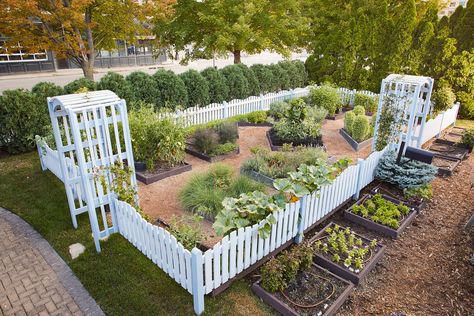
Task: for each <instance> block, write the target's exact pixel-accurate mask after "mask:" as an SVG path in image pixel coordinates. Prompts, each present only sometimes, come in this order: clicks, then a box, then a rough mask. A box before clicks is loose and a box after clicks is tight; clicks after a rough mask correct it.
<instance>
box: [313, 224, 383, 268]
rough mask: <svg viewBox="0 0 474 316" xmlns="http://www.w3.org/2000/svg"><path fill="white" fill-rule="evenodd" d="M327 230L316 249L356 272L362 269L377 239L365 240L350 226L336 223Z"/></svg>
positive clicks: (315, 245) (315, 244) (318, 241)
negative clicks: (344, 226)
mask: <svg viewBox="0 0 474 316" xmlns="http://www.w3.org/2000/svg"><path fill="white" fill-rule="evenodd" d="M325 232H326V235H325V236H324V237H322V238H320V239H318V240H316V242H315V243H314V248H315V250H316V251H317V252H320V253H322V254H324V255H326V256H328V257H330V258H331V260H332V261H334V262H336V263H340V264H343V265H344V266H345V267H346V268H348V269H349V270H351V271H355V272H356V273H358V272H360V270H362V268H363V267H364V262H365V261H367V259H368V257H369V258H370V252H371V249H375V248H376V247H377V240H376V239H373V240H372V241H371V242H370V243H368V242H365V241H363V240H362V238H359V237H357V236H356V234H355V233H354V232H353V231H352V230H351V229H350V228H349V227H346V228H342V227H340V226H339V225H337V224H334V225H332V226H331V227H328V228H326V231H325Z"/></svg>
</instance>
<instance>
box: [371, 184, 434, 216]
mask: <svg viewBox="0 0 474 316" xmlns="http://www.w3.org/2000/svg"><path fill="white" fill-rule="evenodd" d="M375 182H376V183H377V184H376V185H375V187H373V188H372V189H371V190H370V193H371V194H372V195H375V194H384V195H388V196H390V197H393V198H395V199H397V200H399V201H401V202H403V203H405V204H406V205H408V206H410V207H414V208H415V209H416V210H417V211H418V212H420V211H421V210H422V209H424V208H425V207H426V205H427V202H428V201H426V200H425V199H423V198H417V197H412V198H409V199H406V198H405V195H404V194H403V190H402V189H400V188H399V187H397V186H396V185H394V184H391V183H387V182H382V181H379V180H375Z"/></svg>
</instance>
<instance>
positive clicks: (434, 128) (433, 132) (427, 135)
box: [415, 102, 460, 144]
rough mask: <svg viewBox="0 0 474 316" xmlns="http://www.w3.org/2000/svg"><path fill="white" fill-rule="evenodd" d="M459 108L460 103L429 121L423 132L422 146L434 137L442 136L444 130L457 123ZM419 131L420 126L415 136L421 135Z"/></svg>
mask: <svg viewBox="0 0 474 316" xmlns="http://www.w3.org/2000/svg"><path fill="white" fill-rule="evenodd" d="M459 108H460V104H459V102H458V103H455V104H454V105H453V106H452V107H451V108H450V109H448V110H446V111H444V112H442V113H440V114H438V115H437V116H436V117H435V118H433V119H431V120H429V121H427V122H426V123H425V127H424V130H423V137H422V139H421V144H424V143H426V142H427V141H429V140H430V139H431V138H433V137H437V136H438V135H440V134H441V132H442V131H443V130H445V129H446V128H448V127H449V126H451V125H453V124H454V123H455V122H456V117H457V116H458V112H459ZM419 129H420V126H418V127H417V131H416V133H415V135H416V134H418V135H419Z"/></svg>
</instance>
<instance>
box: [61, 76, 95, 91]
mask: <svg viewBox="0 0 474 316" xmlns="http://www.w3.org/2000/svg"><path fill="white" fill-rule="evenodd" d="M84 88H85V89H84ZM80 90H87V91H94V90H96V83H95V82H94V81H92V80H90V79H87V78H80V79H77V80H74V81H71V82H70V83H68V84H67V85H65V86H64V92H65V93H66V94H72V93H77V92H79V91H80Z"/></svg>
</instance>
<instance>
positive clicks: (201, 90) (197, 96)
mask: <svg viewBox="0 0 474 316" xmlns="http://www.w3.org/2000/svg"><path fill="white" fill-rule="evenodd" d="M179 77H180V78H181V80H183V82H184V86H185V87H186V91H187V94H188V102H187V103H186V107H187V108H190V107H193V106H206V105H208V104H209V103H210V97H209V84H208V83H207V80H206V79H205V78H204V77H203V76H202V75H201V74H200V73H199V72H197V71H196V70H192V69H191V70H188V71H186V72H183V73H182V74H180V75H179Z"/></svg>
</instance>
